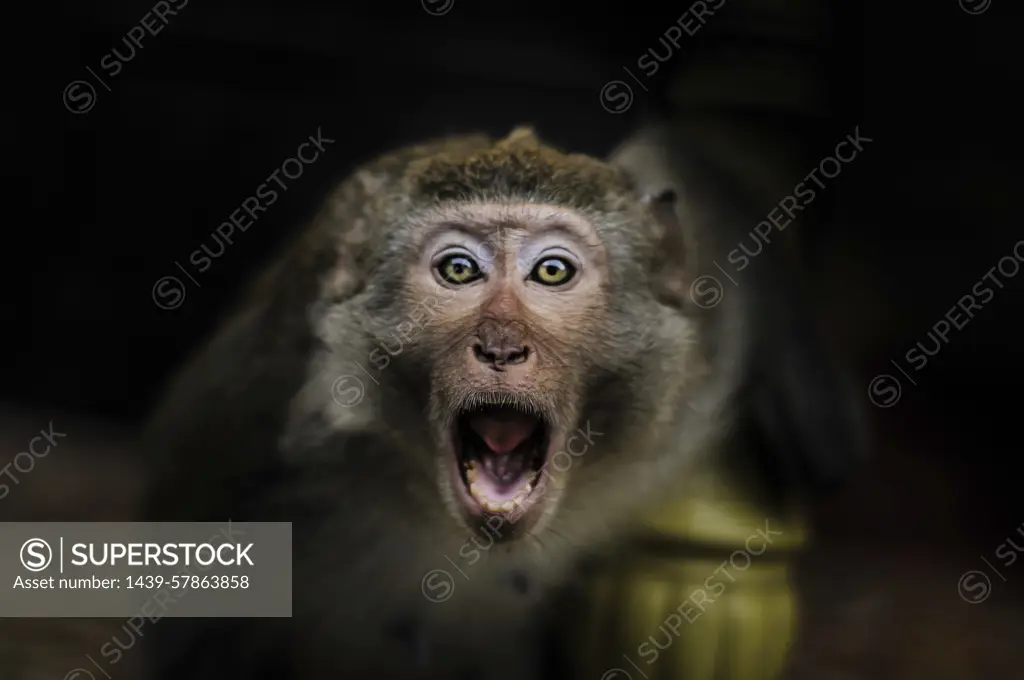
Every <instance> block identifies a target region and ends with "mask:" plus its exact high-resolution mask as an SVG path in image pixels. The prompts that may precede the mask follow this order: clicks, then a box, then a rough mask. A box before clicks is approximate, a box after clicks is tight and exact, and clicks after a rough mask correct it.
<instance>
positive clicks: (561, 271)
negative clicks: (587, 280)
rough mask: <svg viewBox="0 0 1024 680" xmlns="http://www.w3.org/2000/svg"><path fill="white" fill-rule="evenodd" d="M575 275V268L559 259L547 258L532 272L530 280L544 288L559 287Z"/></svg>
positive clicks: (566, 261)
mask: <svg viewBox="0 0 1024 680" xmlns="http://www.w3.org/2000/svg"><path fill="white" fill-rule="evenodd" d="M575 275H576V267H574V266H573V265H572V264H570V263H569V261H568V260H565V259H564V258H561V257H549V258H546V259H544V260H541V261H540V262H539V263H538V264H537V266H536V267H534V268H533V271H532V272H530V279H532V280H533V281H536V282H537V283H541V284H544V285H545V286H561V285H564V284H566V283H568V282H569V281H571V280H572V277H574V276H575Z"/></svg>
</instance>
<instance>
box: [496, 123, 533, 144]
mask: <svg viewBox="0 0 1024 680" xmlns="http://www.w3.org/2000/svg"><path fill="white" fill-rule="evenodd" d="M501 143H502V144H503V145H509V146H511V145H514V146H529V147H537V146H540V139H539V138H538V137H537V132H536V131H535V130H534V129H533V126H532V125H518V126H516V127H515V128H514V129H513V130H512V132H510V133H509V135H508V137H506V138H505V139H503V140H501Z"/></svg>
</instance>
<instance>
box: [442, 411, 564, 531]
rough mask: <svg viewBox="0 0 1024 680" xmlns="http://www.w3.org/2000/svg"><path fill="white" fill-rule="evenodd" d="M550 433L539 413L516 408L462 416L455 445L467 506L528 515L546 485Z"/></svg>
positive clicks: (474, 510) (507, 515)
mask: <svg viewBox="0 0 1024 680" xmlns="http://www.w3.org/2000/svg"><path fill="white" fill-rule="evenodd" d="M550 431H551V428H550V427H549V426H548V424H547V421H546V420H545V419H544V418H543V417H542V416H540V415H539V414H536V413H533V412H528V411H523V410H521V409H516V408H513V407H510V406H488V407H484V408H478V409H474V410H472V411H467V412H464V413H462V414H460V416H459V417H458V418H457V419H456V422H455V427H454V428H453V433H452V440H453V441H452V444H453V449H454V453H455V467H456V470H457V473H458V478H459V481H461V483H462V484H461V486H462V489H461V491H462V493H460V494H459V496H460V497H461V499H462V501H463V503H464V505H465V506H466V510H468V511H469V512H470V514H471V515H473V516H477V517H479V516H482V515H484V514H489V515H500V516H502V517H505V518H509V519H511V520H512V521H516V520H518V519H519V518H520V517H522V516H523V515H524V514H525V513H526V511H527V510H528V509H529V508H530V506H532V505H533V503H534V502H535V500H536V496H537V495H538V491H539V489H540V486H541V482H542V479H541V473H542V470H543V467H544V464H545V463H546V462H547V451H548V448H549V442H550Z"/></svg>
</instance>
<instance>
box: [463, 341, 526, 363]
mask: <svg viewBox="0 0 1024 680" xmlns="http://www.w3.org/2000/svg"><path fill="white" fill-rule="evenodd" d="M529 355H530V348H529V347H525V346H524V347H500V348H494V347H485V346H484V345H483V344H482V343H480V342H477V343H476V344H474V345H473V356H475V357H476V359H477V361H479V362H481V363H484V364H491V365H493V366H505V365H509V364H521V363H524V362H525V361H526V360H527V358H528V357H529Z"/></svg>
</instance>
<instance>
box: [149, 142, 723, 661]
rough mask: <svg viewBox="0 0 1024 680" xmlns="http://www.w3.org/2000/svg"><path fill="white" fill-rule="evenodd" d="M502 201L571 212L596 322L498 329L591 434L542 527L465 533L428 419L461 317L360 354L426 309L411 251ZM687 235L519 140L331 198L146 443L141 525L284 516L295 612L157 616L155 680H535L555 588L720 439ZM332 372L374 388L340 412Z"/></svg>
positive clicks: (584, 161)
mask: <svg viewBox="0 0 1024 680" xmlns="http://www.w3.org/2000/svg"><path fill="white" fill-rule="evenodd" d="M494 203H502V204H511V205H513V206H515V205H519V204H544V205H553V206H556V207H557V208H560V209H565V210H570V211H572V213H573V214H575V215H577V216H579V217H580V218H582V219H583V220H584V221H586V222H588V223H589V224H590V225H592V227H593V229H594V234H595V235H596V238H597V239H598V240H599V243H595V244H594V247H595V248H597V247H598V246H600V249H601V253H602V255H601V257H602V258H604V259H603V260H600V261H602V262H604V263H605V264H604V265H602V269H601V271H602V272H603V273H602V275H601V280H600V286H599V288H598V289H595V292H594V294H593V297H592V309H593V310H594V311H593V314H591V315H590V316H589V317H588V316H587V315H582V316H580V317H579V319H578V320H576V321H575V322H573V324H568V323H566V324H565V325H563V326H561V327H559V326H557V324H554V326H553V327H550V328H537V318H538V317H537V315H536V314H532V315H530V314H528V313H526V312H524V316H521V317H514V318H513V317H509V319H508V320H509V321H510V322H515V323H522V324H524V328H528V330H530V332H531V333H533V337H535V338H539V340H538V342H541V341H543V343H544V345H543V346H544V348H545V351H546V352H547V354H546V355H545V356H546V357H547V363H546V364H544V369H543V370H545V371H547V373H545V376H547V377H545V378H544V379H543V380H540V379H538V380H537V381H535V384H536V385H537V389H538V390H541V391H544V394H546V395H547V397H549V398H550V399H551V400H553V401H554V402H557V403H554V405H553V407H552V412H553V413H555V415H556V418H561V419H564V420H565V421H566V422H564V423H562V424H564V425H565V426H566V427H570V426H572V427H578V428H581V429H582V428H586V429H587V430H589V431H591V432H598V433H600V435H599V436H597V435H594V436H593V439H592V443H591V444H590V445H589V447H588V450H587V452H586V454H585V455H581V456H580V457H579V458H576V459H574V460H573V463H572V469H570V470H569V471H568V472H566V473H565V474H564V475H560V476H557V477H554V479H557V480H558V481H557V483H554V482H553V487H552V489H551V490H550V493H551V494H552V500H551V504H552V506H553V507H554V510H553V511H551V512H547V511H546V512H547V514H545V516H544V521H538V522H537V523H536V524H535V525H530V526H531V528H530V529H529V530H528V531H518V530H516V529H514V528H513V526H512V524H511V523H507V524H506V525H504V526H497V527H496V526H494V525H490V528H491V529H492V532H493V533H492V535H491V536H487V535H486V534H481V533H479V532H475V531H474V529H473V527H472V526H470V525H468V524H466V523H465V522H460V521H458V518H457V516H455V515H454V514H453V512H452V502H453V501H452V500H451V493H452V491H451V489H448V488H446V487H445V484H444V482H443V481H439V474H438V470H439V467H438V460H439V459H438V455H439V453H438V451H437V438H438V432H439V430H438V427H437V422H436V421H438V420H439V419H441V418H443V414H444V413H445V409H446V408H450V407H451V404H447V403H442V402H443V400H442V401H438V400H439V399H441V397H439V396H438V395H439V394H440V393H441V392H443V390H441V388H439V387H438V384H439V383H438V381H441V384H442V386H443V385H449V387H450V386H451V385H452V384H454V382H453V381H454V380H455V378H457V376H453V375H452V371H456V370H457V368H456V364H454V363H449V364H445V363H444V362H443V361H442V356H443V354H444V353H445V352H448V351H455V349H461V348H460V347H459V346H458V342H460V341H462V340H463V339H464V336H465V333H468V332H469V331H468V330H466V331H462V330H460V331H458V332H456V328H461V326H458V324H464V323H466V322H465V318H464V315H463V316H462V317H460V320H459V321H456V320H455V319H454V318H453V319H451V320H450V323H448V321H449V319H447V317H444V314H445V313H448V312H445V311H444V310H441V311H439V313H440V314H441V321H440V322H438V323H434V324H429V325H427V326H426V329H425V330H422V331H418V333H417V335H416V336H415V337H411V338H408V342H406V343H405V344H403V346H402V349H401V350H400V351H399V352H398V353H397V354H395V355H393V356H391V357H390V362H389V363H388V365H387V366H386V367H385V368H384V369H383V370H376V368H375V367H374V365H373V364H372V362H371V361H370V359H369V356H370V353H371V352H372V351H374V348H375V347H378V346H379V342H380V340H381V338H387V337H388V335H389V334H390V333H392V331H393V330H394V329H395V327H396V326H397V325H398V324H400V323H402V322H403V321H402V320H403V319H404V318H406V316H407V315H408V314H409V310H410V305H412V304H413V303H414V302H415V301H416V298H414V297H412V296H413V295H414V294H416V295H418V294H419V293H418V292H416V288H415V286H413V285H412V284H411V283H410V280H409V279H407V278H406V277H408V276H410V275H409V273H408V272H410V271H414V270H415V266H416V265H415V262H416V258H417V257H418V256H419V255H418V253H417V251H416V244H417V243H418V238H419V237H420V236H423V235H424V234H425V232H423V233H422V234H421V233H420V232H421V231H422V230H426V229H428V227H429V226H430V225H431V224H432V222H431V220H436V219H439V218H438V215H442V216H445V217H446V219H447V218H451V217H452V216H456V217H457V216H458V215H460V214H462V213H460V211H462V212H465V213H466V214H469V213H471V212H472V208H473V207H474V206H477V207H479V206H480V205H483V204H494ZM513 214H514V210H513ZM678 228H680V225H679V224H675V225H673V224H672V223H668V224H666V223H665V222H663V221H659V220H658V219H657V218H656V215H655V212H654V211H653V209H652V207H651V204H650V202H649V201H646V200H645V198H644V197H643V196H641V195H640V194H639V193H638V192H637V190H636V188H635V186H634V185H633V182H632V180H631V179H630V178H629V177H628V176H627V175H626V174H624V172H623V171H621V170H619V169H617V168H613V167H612V166H610V165H607V164H605V163H603V162H601V161H598V160H595V159H591V158H586V157H583V156H572V155H565V154H561V153H560V152H558V151H555V150H553V149H550V148H548V147H545V146H543V145H541V144H540V143H539V142H538V141H537V140H536V138H535V137H534V136H533V135H532V133H530V132H529V131H526V130H517V131H515V132H513V134H512V135H510V137H508V138H506V139H505V140H500V141H497V142H491V141H489V140H485V139H483V138H481V137H466V138H457V139H454V140H446V141H442V142H440V143H436V144H428V145H423V146H420V147H414V148H411V149H406V150H404V151H400V152H398V153H396V154H392V155H389V156H386V157H384V158H382V159H380V160H378V161H376V162H374V163H370V164H368V165H367V166H365V167H364V168H362V169H360V170H359V171H357V172H356V173H355V174H354V175H353V176H352V177H350V178H349V179H348V180H346V181H345V182H344V183H343V184H342V185H341V186H340V187H339V188H338V190H337V191H336V192H334V193H333V194H332V195H331V196H330V197H329V198H328V200H327V202H326V205H325V206H324V208H323V210H322V211H321V213H320V214H319V215H318V216H317V217H316V218H315V220H314V221H313V224H312V225H311V226H310V227H309V229H308V230H307V231H306V232H305V233H304V234H302V235H300V237H299V240H298V241H297V242H296V244H295V246H293V247H292V248H291V249H290V250H289V251H288V252H287V253H286V254H285V255H284V256H283V257H282V258H281V260H280V261H279V262H277V263H276V264H274V265H273V266H272V267H271V268H270V269H269V270H268V272H267V274H266V275H265V276H264V277H263V278H262V279H261V280H260V281H259V282H258V283H257V284H256V285H255V286H254V288H253V292H252V294H251V295H250V296H249V297H248V298H247V301H246V303H245V304H244V305H243V306H242V307H241V309H240V310H239V311H238V312H237V313H236V314H235V315H234V316H233V317H232V318H231V319H229V320H228V321H227V322H226V324H225V325H224V327H223V328H222V329H221V330H220V331H219V332H218V334H217V335H216V337H215V338H214V339H213V340H212V341H211V343H210V344H209V345H208V346H207V347H206V348H205V349H204V350H203V351H202V352H201V353H200V354H199V355H198V356H197V357H196V358H195V359H194V361H192V362H191V363H190V365H189V366H188V367H187V368H186V369H185V371H184V372H183V373H182V375H181V376H180V378H179V379H178V380H177V381H176V382H175V384H174V385H172V386H171V389H170V390H169V393H168V396H167V398H166V400H165V403H164V406H163V407H162V408H161V409H159V411H158V413H157V414H156V415H155V417H154V420H153V423H152V427H151V430H150V442H151V446H152V448H153V449H154V450H155V452H156V455H157V459H158V460H159V461H160V465H159V467H155V468H154V469H155V470H157V475H156V479H155V486H154V493H153V496H152V498H153V500H152V502H151V505H150V508H151V515H152V516H154V517H157V518H159V519H168V520H169V519H177V520H186V519H189V520H223V519H225V518H228V517H230V518H233V519H246V520H281V521H292V522H294V537H295V539H294V559H295V578H294V613H295V615H294V618H293V619H291V620H289V621H283V622H258V621H253V622H235V621H226V622H211V623H203V624H201V625H200V624H194V623H192V622H180V621H171V620H168V621H167V622H166V624H164V623H162V624H161V625H162V628H161V630H160V631H159V633H158V634H159V635H160V636H161V638H162V639H161V640H160V641H159V643H158V644H156V645H155V646H154V649H153V650H152V656H151V659H152V664H151V665H152V668H153V669H154V671H155V674H154V675H153V680H172V679H175V680H176V679H178V678H189V680H205V679H207V678H219V677H221V676H222V675H228V674H230V675H232V676H234V675H238V676H245V677H248V678H250V679H252V678H278V677H293V678H313V677H317V678H319V677H324V676H335V677H371V676H375V677H396V678H398V677H400V678H406V677H408V678H458V677H467V678H468V677H478V678H533V677H536V673H537V668H538V666H537V664H538V662H539V659H538V651H539V645H538V643H539V638H540V637H541V636H542V635H543V634H544V631H543V629H542V626H541V625H540V624H541V612H542V608H543V606H544V604H545V602H546V600H547V595H548V594H549V593H550V592H551V589H552V588H555V587H557V586H558V584H559V582H560V581H561V580H562V579H564V578H566V577H567V576H568V575H570V574H571V571H570V569H571V566H572V564H573V561H574V560H575V559H576V558H578V557H580V556H581V555H583V554H584V553H585V552H587V551H589V550H592V549H599V548H601V547H603V546H606V545H608V541H609V540H612V539H614V537H615V536H617V535H620V534H621V533H622V532H623V531H625V530H626V527H627V526H628V519H629V517H630V514H631V513H632V512H634V511H637V510H639V509H641V508H642V507H643V506H644V504H645V503H651V502H655V501H657V500H658V499H659V498H661V497H662V496H663V495H664V494H667V493H670V492H672V491H674V490H675V489H676V488H678V487H677V485H678V483H680V481H681V479H682V477H681V475H682V473H684V472H685V471H686V470H687V469H688V467H689V466H690V465H692V464H694V461H695V459H696V457H697V455H698V454H699V453H701V452H702V451H705V450H707V448H708V447H709V446H711V445H713V444H714V443H715V441H716V438H717V436H718V435H720V434H721V432H722V429H723V428H724V427H725V425H726V422H727V415H726V406H727V403H728V399H729V397H730V395H731V393H732V390H733V389H734V388H735V387H736V384H737V382H738V377H739V375H740V373H741V371H742V367H741V366H740V365H739V364H740V360H739V359H740V357H739V356H738V354H737V353H736V352H734V351H732V350H730V349H723V348H719V350H718V352H717V355H716V356H717V359H716V360H715V362H712V361H711V360H710V359H709V357H708V355H707V353H706V351H705V349H706V348H705V346H704V343H703V337H704V336H703V334H704V325H703V321H701V320H698V319H697V318H695V316H694V314H693V310H692V309H689V308H688V307H687V306H686V305H685V304H683V296H682V295H680V291H683V290H685V289H686V276H687V275H688V273H689V271H688V270H687V269H686V268H684V263H685V260H686V254H685V253H684V252H680V250H679V244H681V243H683V242H685V239H681V238H679V237H678V234H674V233H670V232H669V231H667V230H671V229H678ZM670 248H671V249H674V250H670ZM596 261H598V260H595V262H596ZM671 265H675V266H671ZM725 307H726V308H727V307H728V305H726V306H725ZM438 309H440V308H438ZM594 315H599V316H596V317H594ZM591 317H594V318H591ZM548 323H549V325H550V324H552V323H554V322H548ZM531 324H532V326H531ZM583 328H585V329H586V332H585V333H584V332H583V330H582V329H583ZM734 335H735V334H734ZM450 347H454V348H455V349H450ZM356 363H359V364H361V366H362V368H363V369H368V370H369V371H370V372H374V371H376V372H375V373H372V374H373V376H374V377H373V378H372V379H371V378H369V377H368V376H367V375H365V374H363V373H360V370H361V369H359V368H358V367H357V366H356V365H355V364H356ZM559 371H561V378H559V375H558V372H559ZM346 374H347V375H351V376H357V377H359V378H361V379H362V381H363V383H364V388H365V391H364V394H363V398H362V399H361V401H359V403H358V404H353V405H352V406H348V407H346V406H343V405H342V404H341V403H339V401H337V400H336V399H334V398H333V396H334V395H332V389H333V387H334V385H335V382H336V381H337V380H338V379H339V377H341V376H343V375H346ZM445 381H447V382H445ZM377 383H379V384H377ZM545 386H547V387H545ZM449 391H451V390H450V389H449ZM463 397H466V395H463ZM538 398H543V395H540V396H539V397H538ZM570 420H571V421H572V422H569V421H570ZM554 499H557V500H558V503H557V505H554ZM547 503H548V500H545V505H544V507H548V505H547ZM513 533H515V534H516V540H501V539H506V538H510V537H511V536H512V535H513ZM521 534H525V535H521ZM495 535H497V536H498V537H499V540H497V541H494V540H493V539H494V536H495ZM474 538H475V541H476V543H473V542H472V541H473V540H474ZM491 543H493V545H491ZM485 546H486V548H485ZM474 556H476V558H475V559H473V557H474ZM453 563H454V564H453ZM438 569H443V570H446V571H447V572H449V573H450V574H451V575H452V577H453V578H454V579H455V582H454V591H453V595H452V596H451V599H449V600H447V601H445V602H432V601H430V600H428V599H427V598H426V597H425V596H424V579H425V577H427V575H428V574H429V573H431V572H432V571H436V570H438Z"/></svg>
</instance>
